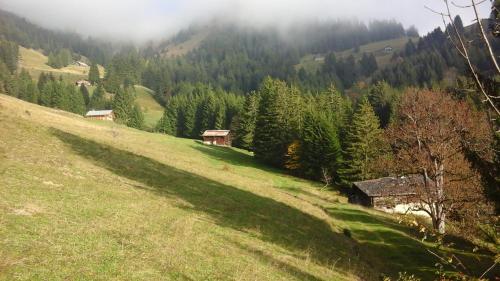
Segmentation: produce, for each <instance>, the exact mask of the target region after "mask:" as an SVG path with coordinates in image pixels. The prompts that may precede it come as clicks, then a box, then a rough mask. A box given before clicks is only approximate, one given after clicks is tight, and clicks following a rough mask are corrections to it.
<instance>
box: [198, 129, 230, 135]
mask: <svg viewBox="0 0 500 281" xmlns="http://www.w3.org/2000/svg"><path fill="white" fill-rule="evenodd" d="M229 133H230V131H229V130H206V131H205V132H204V133H203V135H202V136H203V137H225V136H227V135H228V134H229Z"/></svg>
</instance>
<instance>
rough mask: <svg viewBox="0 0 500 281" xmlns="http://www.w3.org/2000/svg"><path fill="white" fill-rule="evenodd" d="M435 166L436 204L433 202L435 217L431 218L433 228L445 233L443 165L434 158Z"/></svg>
mask: <svg viewBox="0 0 500 281" xmlns="http://www.w3.org/2000/svg"><path fill="white" fill-rule="evenodd" d="M434 165H435V168H436V182H435V185H436V204H435V209H436V213H435V219H433V224H434V230H437V232H438V233H439V234H445V232H446V230H445V220H446V214H445V210H444V203H443V202H444V165H443V163H439V162H438V161H437V160H434Z"/></svg>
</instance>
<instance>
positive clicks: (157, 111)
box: [135, 85, 164, 128]
mask: <svg viewBox="0 0 500 281" xmlns="http://www.w3.org/2000/svg"><path fill="white" fill-rule="evenodd" d="M135 93H136V98H137V100H136V101H137V103H138V104H139V106H140V107H141V110H142V112H143V113H144V123H145V125H146V126H147V127H148V128H154V127H155V126H156V123H157V122H158V120H160V118H161V117H162V116H163V111H164V108H163V106H161V104H159V103H158V102H157V101H156V100H155V99H154V98H153V91H152V90H150V89H148V88H146V87H143V86H140V85H135Z"/></svg>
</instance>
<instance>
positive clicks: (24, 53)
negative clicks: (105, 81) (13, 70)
mask: <svg viewBox="0 0 500 281" xmlns="http://www.w3.org/2000/svg"><path fill="white" fill-rule="evenodd" d="M48 61H49V59H48V58H47V56H45V55H44V54H42V53H41V52H39V51H37V50H33V49H26V48H24V47H21V46H20V47H19V69H26V70H27V71H28V72H29V73H30V74H31V76H32V77H33V79H38V76H39V75H40V73H42V72H51V73H52V74H54V75H55V76H56V77H59V76H62V77H63V79H65V80H67V81H70V82H75V81H77V80H80V79H87V78H88V73H89V70H90V67H84V66H77V65H68V66H66V67H63V68H61V69H56V68H52V67H50V66H49V65H47V62H48ZM99 72H100V74H101V76H104V68H103V67H102V66H99Z"/></svg>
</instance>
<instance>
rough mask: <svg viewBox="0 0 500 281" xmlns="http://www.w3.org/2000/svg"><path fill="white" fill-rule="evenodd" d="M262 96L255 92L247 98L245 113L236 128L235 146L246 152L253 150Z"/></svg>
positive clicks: (244, 107)
mask: <svg viewBox="0 0 500 281" xmlns="http://www.w3.org/2000/svg"><path fill="white" fill-rule="evenodd" d="M259 103H260V96H259V94H258V93H257V92H253V93H251V94H249V95H247V96H246V98H245V104H244V106H243V110H244V111H243V112H242V113H241V116H239V119H238V125H237V126H236V128H235V140H234V144H235V145H236V146H238V147H241V148H243V149H246V150H252V146H253V137H254V133H255V124H256V122H257V116H258V111H259Z"/></svg>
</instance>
